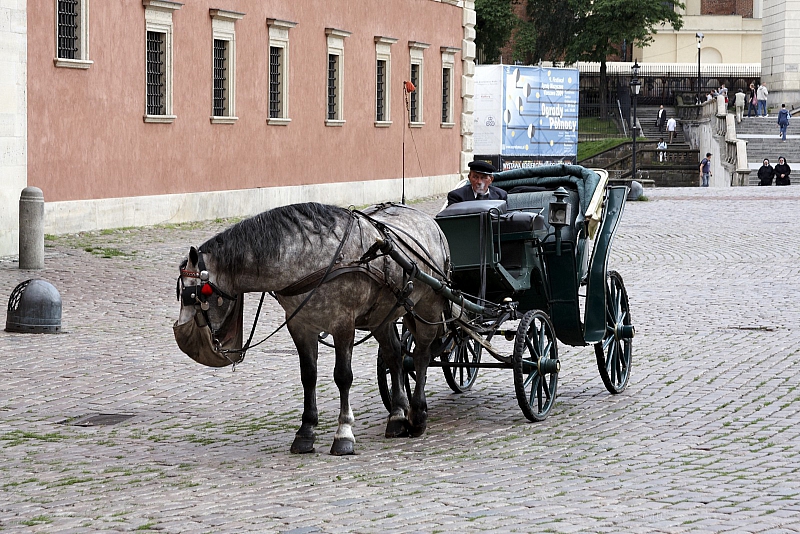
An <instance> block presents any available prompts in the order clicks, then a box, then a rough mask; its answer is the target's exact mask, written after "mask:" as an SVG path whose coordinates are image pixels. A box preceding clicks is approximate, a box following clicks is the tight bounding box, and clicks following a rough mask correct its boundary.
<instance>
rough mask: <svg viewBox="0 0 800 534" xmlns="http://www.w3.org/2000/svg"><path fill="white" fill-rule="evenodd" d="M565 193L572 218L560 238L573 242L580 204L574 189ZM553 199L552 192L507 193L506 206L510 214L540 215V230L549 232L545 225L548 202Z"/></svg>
mask: <svg viewBox="0 0 800 534" xmlns="http://www.w3.org/2000/svg"><path fill="white" fill-rule="evenodd" d="M567 191H568V192H569V197H567V202H568V203H569V204H570V205H571V206H572V217H571V219H570V221H569V224H568V225H567V226H565V227H564V229H563V230H562V232H561V237H562V239H565V240H567V241H573V242H574V240H575V234H576V228H575V219H576V217H577V215H578V211H579V210H580V202H579V198H578V192H577V191H576V190H575V189H567ZM553 199H554V196H553V191H549V190H548V191H536V192H525V193H509V195H508V201H507V204H508V209H509V210H510V213H520V212H521V213H532V212H533V213H541V216H540V217H541V219H542V223H543V225H544V226H542V228H546V229H547V230H548V232H549V231H550V226H549V224H548V223H547V215H548V212H549V209H550V201H551V200H553ZM551 237H552V236H551ZM553 239H554V238H553Z"/></svg>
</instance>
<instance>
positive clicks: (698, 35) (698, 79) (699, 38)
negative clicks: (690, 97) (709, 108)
mask: <svg viewBox="0 0 800 534" xmlns="http://www.w3.org/2000/svg"><path fill="white" fill-rule="evenodd" d="M694 36H695V37H697V103H698V104H702V103H703V101H702V100H701V99H700V43H702V42H703V37H704V35H703V34H702V33H700V32H697V33H695V34H694Z"/></svg>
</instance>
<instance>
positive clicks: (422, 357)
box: [408, 321, 439, 438]
mask: <svg viewBox="0 0 800 534" xmlns="http://www.w3.org/2000/svg"><path fill="white" fill-rule="evenodd" d="M416 323H417V324H416V329H415V338H416V344H415V346H414V355H413V356H414V370H415V371H416V373H417V381H416V386H415V388H414V392H413V393H412V395H411V399H410V402H409V404H410V407H409V410H408V427H409V430H408V433H409V435H410V436H411V437H412V438H416V437H419V436H421V435H422V434H424V433H425V429H426V428H427V426H428V401H427V400H426V398H425V383H426V381H427V376H428V365H429V364H430V361H431V344H432V343H433V340H434V339H435V338H436V337H437V335H438V330H439V329H438V327H437V326H433V325H425V324H420V322H419V321H417V322H416Z"/></svg>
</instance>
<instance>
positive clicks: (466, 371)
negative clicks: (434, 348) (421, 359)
mask: <svg viewBox="0 0 800 534" xmlns="http://www.w3.org/2000/svg"><path fill="white" fill-rule="evenodd" d="M456 335H458V336H459V339H458V342H457V343H456V345H455V347H453V350H452V351H450V352H449V353H448V354H442V363H445V362H453V363H472V364H475V363H479V362H480V361H481V352H482V351H483V346H482V345H481V344H480V343H478V342H477V341H475V340H474V339H473V338H472V337H470V336H467V335H464V336H463V337H462V336H461V334H456ZM491 338H492V336H491V335H490V336H489V337H487V338H486V340H487V341H489V340H490V339H491ZM442 371H444V379H445V380H447V385H448V386H450V389H452V390H453V391H454V392H456V393H464V392H465V391H467V390H468V389H469V388H471V387H472V384H474V383H475V379H476V378H477V377H478V368H477V367H442Z"/></svg>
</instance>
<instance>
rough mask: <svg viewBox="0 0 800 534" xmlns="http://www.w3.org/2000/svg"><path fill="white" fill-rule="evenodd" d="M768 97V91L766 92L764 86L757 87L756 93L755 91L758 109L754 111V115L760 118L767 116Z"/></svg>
mask: <svg viewBox="0 0 800 534" xmlns="http://www.w3.org/2000/svg"><path fill="white" fill-rule="evenodd" d="M768 96H769V91H768V90H767V86H766V85H765V84H763V83H762V84H761V85H759V86H758V91H756V97H757V99H758V109H757V110H756V115H761V116H762V117H766V116H767V97H768Z"/></svg>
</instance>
